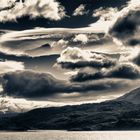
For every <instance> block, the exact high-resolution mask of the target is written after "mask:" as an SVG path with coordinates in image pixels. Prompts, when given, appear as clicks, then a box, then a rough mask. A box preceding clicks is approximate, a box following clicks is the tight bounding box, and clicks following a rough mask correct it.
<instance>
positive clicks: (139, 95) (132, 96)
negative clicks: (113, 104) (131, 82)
mask: <svg viewBox="0 0 140 140" xmlns="http://www.w3.org/2000/svg"><path fill="white" fill-rule="evenodd" d="M117 100H118V101H128V102H131V103H133V104H140V88H136V89H134V90H132V91H131V92H129V93H127V94H125V95H124V96H122V97H120V98H118V99H117Z"/></svg>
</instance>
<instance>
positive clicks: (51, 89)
mask: <svg viewBox="0 0 140 140" xmlns="http://www.w3.org/2000/svg"><path fill="white" fill-rule="evenodd" d="M2 79H3V80H2V88H3V95H8V96H12V97H25V98H37V97H50V96H51V97H52V96H54V95H56V94H61V93H69V94H70V93H73V92H79V93H80V94H82V93H83V94H85V93H86V92H88V91H101V90H107V89H114V88H118V87H119V86H121V85H122V82H119V83H118V82H115V81H99V82H90V83H89V82H87V83H84V84H82V83H79V84H78V83H70V82H67V81H61V80H58V79H56V78H54V77H53V76H52V75H50V74H45V73H35V72H32V71H17V72H11V73H6V74H4V75H3V77H2Z"/></svg>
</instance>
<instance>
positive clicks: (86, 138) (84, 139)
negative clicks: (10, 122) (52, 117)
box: [0, 131, 140, 140]
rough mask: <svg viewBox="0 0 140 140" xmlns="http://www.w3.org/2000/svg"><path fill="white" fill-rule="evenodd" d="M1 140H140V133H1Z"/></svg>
mask: <svg viewBox="0 0 140 140" xmlns="http://www.w3.org/2000/svg"><path fill="white" fill-rule="evenodd" d="M0 140H140V131H139V132H138V131H122V132H119V131H110V132H109V131H107V132H99V131H95V132H88V131H87V132H67V131H36V132H0Z"/></svg>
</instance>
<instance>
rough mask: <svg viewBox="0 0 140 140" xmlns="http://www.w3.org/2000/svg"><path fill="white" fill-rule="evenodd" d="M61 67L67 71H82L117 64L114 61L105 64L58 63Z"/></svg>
mask: <svg viewBox="0 0 140 140" xmlns="http://www.w3.org/2000/svg"><path fill="white" fill-rule="evenodd" d="M58 64H60V65H61V67H62V68H65V69H80V68H84V67H93V68H102V67H106V68H108V67H111V66H113V65H115V62H113V61H106V62H104V63H99V62H96V61H79V62H76V63H72V62H60V63H58Z"/></svg>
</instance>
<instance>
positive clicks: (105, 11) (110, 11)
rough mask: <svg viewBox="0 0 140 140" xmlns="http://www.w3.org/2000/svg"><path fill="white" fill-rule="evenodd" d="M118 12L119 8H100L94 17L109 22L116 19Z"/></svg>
mask: <svg viewBox="0 0 140 140" xmlns="http://www.w3.org/2000/svg"><path fill="white" fill-rule="evenodd" d="M116 12H118V8H112V7H109V8H103V7H101V8H99V9H97V10H95V11H94V13H93V16H94V17H100V19H99V20H101V21H107V20H112V19H113V17H114V14H115V13H116Z"/></svg>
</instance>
